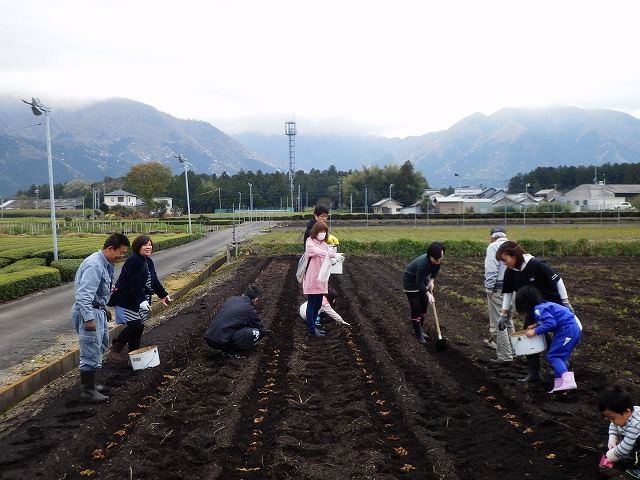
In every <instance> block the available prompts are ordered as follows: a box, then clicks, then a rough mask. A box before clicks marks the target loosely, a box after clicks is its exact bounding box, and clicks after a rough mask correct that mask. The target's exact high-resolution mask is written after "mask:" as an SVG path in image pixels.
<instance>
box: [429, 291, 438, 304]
mask: <svg viewBox="0 0 640 480" xmlns="http://www.w3.org/2000/svg"><path fill="white" fill-rule="evenodd" d="M427 300H429V305H431V304H432V303H434V302H435V301H436V299H435V298H433V295H431V292H427Z"/></svg>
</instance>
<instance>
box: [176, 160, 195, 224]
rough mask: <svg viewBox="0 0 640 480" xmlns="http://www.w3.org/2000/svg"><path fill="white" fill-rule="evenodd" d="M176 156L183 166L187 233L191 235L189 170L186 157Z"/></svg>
mask: <svg viewBox="0 0 640 480" xmlns="http://www.w3.org/2000/svg"><path fill="white" fill-rule="evenodd" d="M176 158H177V159H178V161H179V162H180V163H181V164H182V166H183V167H184V185H185V188H186V189H187V215H188V216H189V235H191V234H192V233H193V230H192V229H191V203H190V202H189V175H188V174H187V172H188V171H189V167H188V165H187V159H186V158H184V157H183V156H182V154H178V156H176Z"/></svg>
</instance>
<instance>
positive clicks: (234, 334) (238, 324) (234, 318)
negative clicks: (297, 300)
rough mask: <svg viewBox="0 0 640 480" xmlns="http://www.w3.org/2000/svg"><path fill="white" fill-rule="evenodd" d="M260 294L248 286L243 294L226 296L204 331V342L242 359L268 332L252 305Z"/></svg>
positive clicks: (255, 288) (254, 304)
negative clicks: (227, 297)
mask: <svg viewBox="0 0 640 480" xmlns="http://www.w3.org/2000/svg"><path fill="white" fill-rule="evenodd" d="M261 296H262V292H261V291H260V290H259V289H258V288H257V287H253V286H249V287H247V289H246V290H245V292H244V295H242V296H240V297H231V298H229V299H227V300H226V301H225V302H224V304H223V305H222V307H221V308H220V310H219V311H218V314H217V315H216V316H215V317H214V319H213V320H212V321H211V324H209V327H208V328H207V331H206V332H205V334H204V341H205V342H207V345H209V346H210V347H211V348H215V349H216V350H220V351H222V354H223V355H224V356H225V357H229V358H244V355H246V354H247V353H249V352H251V351H252V350H253V349H254V348H255V344H256V343H257V341H258V340H260V339H261V338H263V337H265V336H266V335H267V334H268V333H269V330H268V329H267V327H265V326H264V325H263V324H262V322H261V321H260V317H258V312H257V310H256V307H255V306H256V303H258V299H259V298H260V297H261Z"/></svg>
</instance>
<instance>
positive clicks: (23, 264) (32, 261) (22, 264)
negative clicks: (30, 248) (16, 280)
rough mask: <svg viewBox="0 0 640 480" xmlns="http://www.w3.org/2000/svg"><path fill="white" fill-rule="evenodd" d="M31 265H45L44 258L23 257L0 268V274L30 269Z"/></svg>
mask: <svg viewBox="0 0 640 480" xmlns="http://www.w3.org/2000/svg"><path fill="white" fill-rule="evenodd" d="M33 267H46V260H45V259H44V258H24V259H22V260H18V261H17V262H13V263H12V264H10V265H8V266H6V267H4V268H2V269H0V275H5V274H7V273H13V272H22V271H24V270H29V269H32V268H33Z"/></svg>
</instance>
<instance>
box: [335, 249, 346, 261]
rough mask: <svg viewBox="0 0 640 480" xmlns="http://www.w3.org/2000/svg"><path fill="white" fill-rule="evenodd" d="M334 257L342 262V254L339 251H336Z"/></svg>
mask: <svg viewBox="0 0 640 480" xmlns="http://www.w3.org/2000/svg"><path fill="white" fill-rule="evenodd" d="M335 259H336V260H337V261H339V262H340V263H342V262H344V255H343V254H342V253H340V252H338V253H336V256H335Z"/></svg>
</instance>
